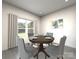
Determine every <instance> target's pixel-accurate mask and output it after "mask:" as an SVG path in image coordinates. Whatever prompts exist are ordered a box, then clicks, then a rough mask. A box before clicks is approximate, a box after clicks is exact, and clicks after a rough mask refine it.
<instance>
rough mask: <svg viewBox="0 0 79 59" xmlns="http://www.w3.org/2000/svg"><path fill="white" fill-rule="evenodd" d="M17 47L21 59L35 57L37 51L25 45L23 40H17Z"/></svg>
mask: <svg viewBox="0 0 79 59" xmlns="http://www.w3.org/2000/svg"><path fill="white" fill-rule="evenodd" d="M17 45H18V56H19V59H30V57H33V56H34V54H35V52H36V49H35V48H33V47H32V46H28V44H27V45H25V44H24V40H23V39H22V38H17Z"/></svg>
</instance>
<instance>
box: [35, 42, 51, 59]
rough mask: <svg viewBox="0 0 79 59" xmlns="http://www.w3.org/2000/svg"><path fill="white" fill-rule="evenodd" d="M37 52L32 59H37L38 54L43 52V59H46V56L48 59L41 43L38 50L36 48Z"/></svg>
mask: <svg viewBox="0 0 79 59" xmlns="http://www.w3.org/2000/svg"><path fill="white" fill-rule="evenodd" d="M38 49H39V50H38V52H37V53H36V54H35V55H34V57H36V56H37V59H38V54H39V52H43V53H44V54H45V59H46V56H48V57H50V56H49V55H48V54H47V53H46V52H45V50H44V49H45V48H43V44H42V43H41V44H40V45H39V48H38Z"/></svg>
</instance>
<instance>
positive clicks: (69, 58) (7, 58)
mask: <svg viewBox="0 0 79 59" xmlns="http://www.w3.org/2000/svg"><path fill="white" fill-rule="evenodd" d="M51 51H52V50H51ZM63 57H64V58H63V59H76V49H74V48H70V47H65V51H64V56H63ZM2 59H18V49H17V48H14V49H10V50H7V51H3V52H2ZM31 59H36V58H33V57H32V58H31ZM39 59H45V55H44V54H43V53H42V52H41V53H39ZM47 59H57V58H56V57H54V56H52V55H51V57H50V58H47Z"/></svg>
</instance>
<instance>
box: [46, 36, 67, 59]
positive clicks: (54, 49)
mask: <svg viewBox="0 0 79 59" xmlns="http://www.w3.org/2000/svg"><path fill="white" fill-rule="evenodd" d="M65 41H66V36H63V37H62V38H61V40H60V43H59V45H57V46H55V45H51V46H48V47H47V48H46V51H47V52H48V53H49V54H51V55H52V56H54V57H57V59H60V58H62V59H63V54H64V46H65Z"/></svg>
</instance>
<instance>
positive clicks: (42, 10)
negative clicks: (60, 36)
mask: <svg viewBox="0 0 79 59" xmlns="http://www.w3.org/2000/svg"><path fill="white" fill-rule="evenodd" d="M3 2H6V3H8V4H11V5H14V6H16V7H18V8H21V9H23V10H25V11H29V12H31V13H33V14H35V15H37V16H44V15H48V14H50V13H51V12H55V11H57V10H60V9H62V8H66V7H69V6H71V5H74V4H76V0H69V1H68V2H65V0H3Z"/></svg>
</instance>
